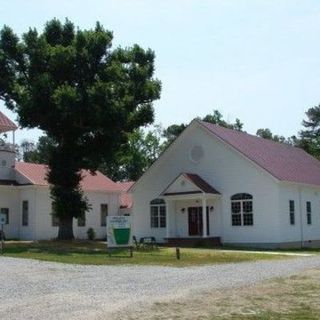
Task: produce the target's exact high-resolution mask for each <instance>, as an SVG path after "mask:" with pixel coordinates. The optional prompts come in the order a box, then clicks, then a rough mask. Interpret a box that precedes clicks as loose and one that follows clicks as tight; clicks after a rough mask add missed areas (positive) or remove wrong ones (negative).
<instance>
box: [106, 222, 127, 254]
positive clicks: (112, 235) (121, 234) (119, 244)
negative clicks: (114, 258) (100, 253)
mask: <svg viewBox="0 0 320 320" xmlns="http://www.w3.org/2000/svg"><path fill="white" fill-rule="evenodd" d="M107 243H108V252H109V254H110V249H111V250H112V249H115V248H132V237H131V217H128V216H108V217H107ZM130 255H132V251H130Z"/></svg>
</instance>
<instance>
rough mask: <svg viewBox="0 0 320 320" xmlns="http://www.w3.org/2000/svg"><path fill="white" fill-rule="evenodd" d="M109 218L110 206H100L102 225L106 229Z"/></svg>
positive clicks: (103, 204) (102, 204) (104, 204)
mask: <svg viewBox="0 0 320 320" xmlns="http://www.w3.org/2000/svg"><path fill="white" fill-rule="evenodd" d="M107 216H108V204H107V203H101V205H100V225H101V227H105V226H106V225H107Z"/></svg>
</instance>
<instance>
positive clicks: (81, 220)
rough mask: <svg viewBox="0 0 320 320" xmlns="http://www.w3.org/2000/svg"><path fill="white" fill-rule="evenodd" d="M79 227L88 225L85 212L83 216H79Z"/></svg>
mask: <svg viewBox="0 0 320 320" xmlns="http://www.w3.org/2000/svg"><path fill="white" fill-rule="evenodd" d="M77 220H78V227H85V226H86V214H85V213H84V214H83V216H81V217H78V219H77Z"/></svg>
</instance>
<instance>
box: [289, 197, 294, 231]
mask: <svg viewBox="0 0 320 320" xmlns="http://www.w3.org/2000/svg"><path fill="white" fill-rule="evenodd" d="M289 219H290V224H291V225H294V224H295V205H294V200H289Z"/></svg>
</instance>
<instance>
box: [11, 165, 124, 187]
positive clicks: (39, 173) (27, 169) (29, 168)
mask: <svg viewBox="0 0 320 320" xmlns="http://www.w3.org/2000/svg"><path fill="white" fill-rule="evenodd" d="M15 169H16V171H18V172H19V173H20V174H21V175H23V176H24V177H26V178H27V179H28V180H29V181H30V183H32V184H34V185H40V186H49V184H48V181H47V180H46V174H47V170H48V167H47V166H46V165H43V164H35V163H27V162H16V165H15ZM81 174H82V176H83V179H82V181H81V187H82V189H83V190H87V191H107V192H113V191H115V192H120V191H121V190H122V189H121V188H120V187H119V185H118V184H117V183H115V182H113V181H112V180H110V179H109V178H108V177H106V176H105V175H103V174H102V173H101V172H100V171H96V174H95V175H92V174H91V173H90V171H87V170H82V171H81Z"/></svg>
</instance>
